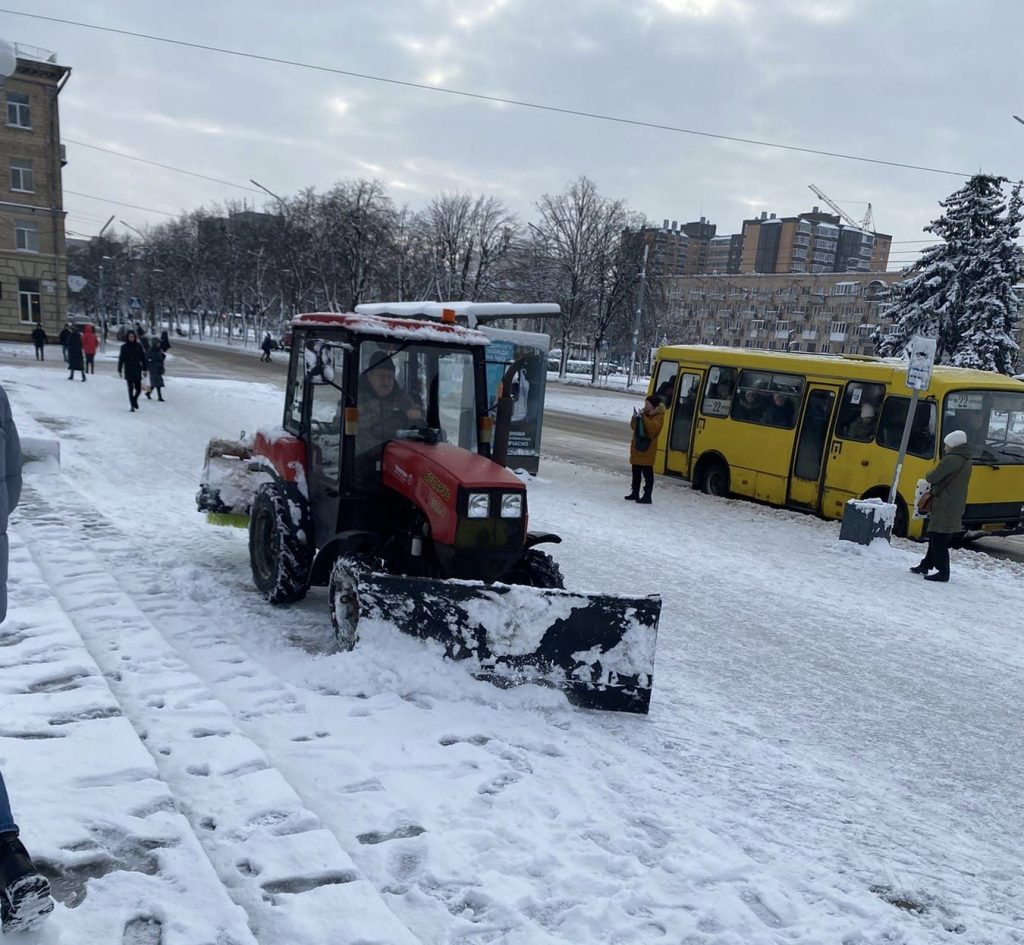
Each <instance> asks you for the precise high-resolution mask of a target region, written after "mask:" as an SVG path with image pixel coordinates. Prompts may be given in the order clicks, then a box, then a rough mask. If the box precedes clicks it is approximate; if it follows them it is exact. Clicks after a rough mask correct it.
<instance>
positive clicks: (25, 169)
mask: <svg viewBox="0 0 1024 945" xmlns="http://www.w3.org/2000/svg"><path fill="white" fill-rule="evenodd" d="M11 190H16V191H19V192H20V193H23V194H31V193H34V192H35V187H34V186H33V183H32V162H31V161H30V160H28V158H11Z"/></svg>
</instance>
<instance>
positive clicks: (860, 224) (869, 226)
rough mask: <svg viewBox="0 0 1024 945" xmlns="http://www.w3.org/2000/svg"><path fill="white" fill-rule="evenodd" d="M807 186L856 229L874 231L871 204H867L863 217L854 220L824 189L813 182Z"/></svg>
mask: <svg viewBox="0 0 1024 945" xmlns="http://www.w3.org/2000/svg"><path fill="white" fill-rule="evenodd" d="M807 186H808V187H810V188H811V190H813V191H814V193H815V196H817V197H818V198H819V199H820V200H824V201H825V203H827V204H828V205H829V206H830V207H831V208H832V209H833V210H834V211H835V212H836V213H838V214H839V216H840V217H841V218H842V219H843V220H845V221H846V222H847V223H849V224H850V226H855V227H857V229H858V230H865V231H867V232H868V233H873V232H874V227H875V218H874V214H873V213H872V211H871V204H868V209H867V213H865V214H864V219H863V220H855V219H854V218H853V217H851V216H850V214H848V213H847V212H846V211H845V210H844V209H843V208H842V207H840V206H839V204H837V203H836V202H835V201H834V200H833V199H832V198H831V197H830V196H829V195H828V194H826V193H825V191H823V190H821V189H820V188H819V187H815V186H814V184H808V185H807Z"/></svg>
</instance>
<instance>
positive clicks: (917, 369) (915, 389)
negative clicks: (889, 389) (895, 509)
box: [889, 335, 936, 505]
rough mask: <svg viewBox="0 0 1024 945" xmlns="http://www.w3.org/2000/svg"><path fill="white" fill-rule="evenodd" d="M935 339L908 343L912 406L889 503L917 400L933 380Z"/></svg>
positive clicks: (892, 496)
mask: <svg viewBox="0 0 1024 945" xmlns="http://www.w3.org/2000/svg"><path fill="white" fill-rule="evenodd" d="M935 347H936V343H935V339H934V338H922V337H921V336H919V335H915V336H914V337H913V338H911V339H910V344H908V345H907V356H908V358H909V359H910V360H909V363H908V364H907V387H909V388H910V389H911V395H910V406H909V408H907V419H906V421H905V422H904V424H903V436H902V437H901V438H900V451H899V453H898V454H897V456H896V469H895V471H894V472H893V476H892V485H891V486H890V487H889V504H890V505H892V503H893V502H895V501H896V493H897V491H898V489H899V485H900V475H901V474H902V472H903V461H904V460H905V459H906V458H907V444H908V443H909V442H910V429H911V427H912V426H913V424H914V420H915V419H916V418H917V402H918V400H919V399H920V397H921V391H923V390H928V385H929V384H930V383H931V382H932V367H933V365H934V364H935Z"/></svg>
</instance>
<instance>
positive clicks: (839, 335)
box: [828, 331, 846, 341]
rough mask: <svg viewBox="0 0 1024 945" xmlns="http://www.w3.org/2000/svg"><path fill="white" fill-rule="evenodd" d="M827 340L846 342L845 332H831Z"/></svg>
mask: <svg viewBox="0 0 1024 945" xmlns="http://www.w3.org/2000/svg"><path fill="white" fill-rule="evenodd" d="M828 340H829V341H846V332H845V331H832V332H829V336H828Z"/></svg>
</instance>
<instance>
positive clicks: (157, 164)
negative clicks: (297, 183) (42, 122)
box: [61, 138, 263, 196]
mask: <svg viewBox="0 0 1024 945" xmlns="http://www.w3.org/2000/svg"><path fill="white" fill-rule="evenodd" d="M61 140H63V141H66V142H68V143H69V144H73V145H76V146H77V147H79V148H90V149H91V150H93V151H102V152H103V153H104V154H113V155H114V156H115V157H120V158H124V159H125V160H126V161H138V162H139V163H140V164H149V165H151V166H152V167H162V168H163V169H164V170H165V171H176V172H177V173H178V174H188V176H189V177H198V178H200V179H201V180H209V181H213V182H214V183H215V184H224V185H225V186H227V187H237V188H238V189H239V190H247V191H249V193H251V194H260V195H261V196H263V194H262V193H261V191H258V190H256V189H255V188H253V187H246V186H245V185H244V184H236V183H234V182H233V181H229V180H222V179H221V178H219V177H210V176H209V175H208V174H200V173H199V172H198V171H186V170H185V169H184V168H183V167H175V166H174V165H173V164H161V163H160V162H159V161H150V160H148V159H146V158H140V157H135V155H134V154H125V153H124V152H123V151H115V150H114V149H113V148H101V147H100V146H99V145H98V144H86V143H85V142H84V141H75V139H74V138H63V139H61Z"/></svg>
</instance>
